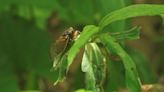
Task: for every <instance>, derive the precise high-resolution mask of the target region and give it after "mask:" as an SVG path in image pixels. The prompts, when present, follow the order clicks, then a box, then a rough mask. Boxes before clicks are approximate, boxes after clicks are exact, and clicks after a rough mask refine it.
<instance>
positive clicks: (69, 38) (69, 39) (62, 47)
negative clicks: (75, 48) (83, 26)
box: [50, 27, 80, 69]
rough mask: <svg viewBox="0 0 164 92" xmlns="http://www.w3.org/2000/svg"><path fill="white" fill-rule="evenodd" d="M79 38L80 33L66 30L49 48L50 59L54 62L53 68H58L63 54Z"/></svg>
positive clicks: (69, 29) (70, 29)
mask: <svg viewBox="0 0 164 92" xmlns="http://www.w3.org/2000/svg"><path fill="white" fill-rule="evenodd" d="M79 36H80V31H78V30H75V29H73V28H72V27H70V28H68V29H67V30H65V31H64V32H63V34H62V35H61V36H60V37H59V38H58V39H57V40H56V41H55V42H54V44H53V45H52V46H51V50H50V53H51V57H52V59H53V61H54V64H53V67H54V68H55V69H57V68H58V66H59V63H60V60H61V58H62V56H63V55H64V54H66V53H67V51H68V50H69V49H70V47H71V46H72V45H73V43H74V42H75V40H76V39H77V38H78V37H79Z"/></svg>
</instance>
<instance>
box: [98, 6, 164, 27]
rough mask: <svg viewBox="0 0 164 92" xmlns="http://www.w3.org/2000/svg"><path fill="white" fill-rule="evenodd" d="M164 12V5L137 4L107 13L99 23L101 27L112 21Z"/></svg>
mask: <svg viewBox="0 0 164 92" xmlns="http://www.w3.org/2000/svg"><path fill="white" fill-rule="evenodd" d="M162 13H164V5H150V4H137V5H131V6H128V7H125V8H122V9H120V10H116V11H114V12H112V13H109V14H107V15H106V16H105V17H104V18H103V19H102V20H101V21H100V23H99V26H100V29H103V28H104V27H105V26H107V25H109V24H110V23H112V22H115V21H118V20H123V19H127V18H132V17H137V16H152V15H158V14H162Z"/></svg>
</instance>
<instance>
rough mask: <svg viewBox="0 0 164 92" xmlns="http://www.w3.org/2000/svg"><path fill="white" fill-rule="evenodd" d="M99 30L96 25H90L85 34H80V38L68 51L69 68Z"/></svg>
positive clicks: (84, 30) (85, 29)
mask: <svg viewBox="0 0 164 92" xmlns="http://www.w3.org/2000/svg"><path fill="white" fill-rule="evenodd" d="M98 30H99V28H98V27H96V26H94V25H88V26H86V27H85V28H84V29H83V32H82V33H81V34H80V37H79V38H78V39H77V40H76V41H75V43H74V44H73V46H72V47H71V48H70V50H69V51H68V68H69V66H70V65H71V64H72V61H73V59H74V58H75V56H76V54H77V53H78V52H79V51H80V49H81V47H83V46H84V45H85V44H86V43H87V42H88V41H89V39H91V37H92V36H94V35H95V34H96V33H97V32H98Z"/></svg>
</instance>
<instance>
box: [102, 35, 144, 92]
mask: <svg viewBox="0 0 164 92" xmlns="http://www.w3.org/2000/svg"><path fill="white" fill-rule="evenodd" d="M101 40H102V42H103V44H104V45H105V46H106V47H107V48H108V50H111V51H113V52H115V53H117V54H118V55H119V56H120V57H121V59H122V60H123V64H124V67H125V75H126V76H125V77H126V85H127V87H128V89H129V91H130V92H141V83H140V79H139V77H138V73H137V70H136V66H135V64H134V62H133V60H132V59H131V57H130V56H129V55H128V54H127V53H126V52H125V51H124V50H123V49H122V47H121V46H120V45H119V44H118V43H116V40H115V39H114V38H113V37H111V36H109V35H107V34H106V35H102V36H101Z"/></svg>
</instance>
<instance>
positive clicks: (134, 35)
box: [110, 27, 140, 40]
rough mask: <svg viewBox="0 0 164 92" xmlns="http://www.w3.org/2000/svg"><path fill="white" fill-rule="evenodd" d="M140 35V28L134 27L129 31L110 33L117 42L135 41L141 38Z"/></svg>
mask: <svg viewBox="0 0 164 92" xmlns="http://www.w3.org/2000/svg"><path fill="white" fill-rule="evenodd" d="M139 33H140V27H133V28H131V29H130V30H127V31H123V32H113V33H110V35H111V36H113V37H114V38H115V39H117V40H134V39H139V38H140V35H139Z"/></svg>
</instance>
